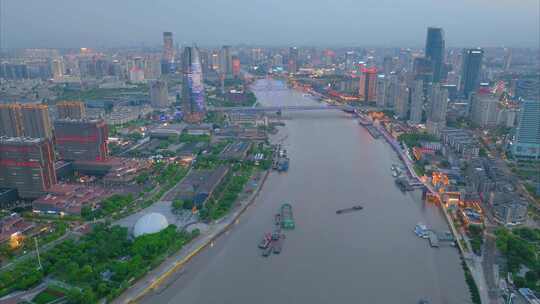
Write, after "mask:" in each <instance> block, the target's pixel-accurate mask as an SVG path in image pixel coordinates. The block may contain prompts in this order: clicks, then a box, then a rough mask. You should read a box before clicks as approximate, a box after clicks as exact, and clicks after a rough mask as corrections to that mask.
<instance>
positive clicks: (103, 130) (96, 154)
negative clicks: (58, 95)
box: [54, 119, 109, 161]
mask: <svg viewBox="0 0 540 304" xmlns="http://www.w3.org/2000/svg"><path fill="white" fill-rule="evenodd" d="M54 129H55V135H56V151H57V152H58V155H59V156H60V158H61V159H63V160H85V161H104V160H106V159H107V157H108V148H107V140H108V138H109V130H108V128H107V124H106V123H105V121H103V120H101V119H91V120H90V119H60V120H57V121H55V122H54Z"/></svg>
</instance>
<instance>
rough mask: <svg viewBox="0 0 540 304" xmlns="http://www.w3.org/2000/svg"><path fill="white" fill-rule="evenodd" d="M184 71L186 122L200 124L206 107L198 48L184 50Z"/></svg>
mask: <svg viewBox="0 0 540 304" xmlns="http://www.w3.org/2000/svg"><path fill="white" fill-rule="evenodd" d="M182 70H183V72H182V73H183V74H182V75H183V81H182V111H183V113H184V120H185V121H186V122H189V123H200V122H201V121H202V120H203V118H204V115H205V113H206V105H205V97H204V86H203V78H202V77H203V76H202V69H201V64H200V60H199V53H198V50H197V48H194V47H186V48H184V52H183V54H182Z"/></svg>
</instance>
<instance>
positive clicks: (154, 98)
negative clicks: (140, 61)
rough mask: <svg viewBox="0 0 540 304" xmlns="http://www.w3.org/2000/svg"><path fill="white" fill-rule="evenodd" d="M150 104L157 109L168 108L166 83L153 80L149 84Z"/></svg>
mask: <svg viewBox="0 0 540 304" xmlns="http://www.w3.org/2000/svg"><path fill="white" fill-rule="evenodd" d="M150 104H151V105H152V107H153V108H157V109H159V108H167V107H168V106H169V92H168V89H167V82H166V81H164V80H154V81H152V82H150Z"/></svg>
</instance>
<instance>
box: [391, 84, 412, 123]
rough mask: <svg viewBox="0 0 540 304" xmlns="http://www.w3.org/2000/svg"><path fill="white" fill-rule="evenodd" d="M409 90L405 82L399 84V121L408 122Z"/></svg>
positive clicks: (397, 103)
mask: <svg viewBox="0 0 540 304" xmlns="http://www.w3.org/2000/svg"><path fill="white" fill-rule="evenodd" d="M409 108H410V107H409V88H407V84H406V83H405V82H403V81H400V82H399V85H398V94H397V96H396V104H395V107H394V109H395V114H396V115H397V117H398V118H399V119H403V120H406V119H407V118H408V117H409Z"/></svg>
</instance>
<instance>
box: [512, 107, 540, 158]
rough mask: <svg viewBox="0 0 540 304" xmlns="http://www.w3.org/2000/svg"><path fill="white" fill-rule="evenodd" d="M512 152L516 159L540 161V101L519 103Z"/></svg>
mask: <svg viewBox="0 0 540 304" xmlns="http://www.w3.org/2000/svg"><path fill="white" fill-rule="evenodd" d="M518 121H519V122H518V127H517V130H516V139H515V142H514V144H513V146H512V152H513V153H514V155H515V156H517V157H526V158H534V159H540V100H525V101H523V102H522V103H521V108H520V112H519V120H518Z"/></svg>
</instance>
